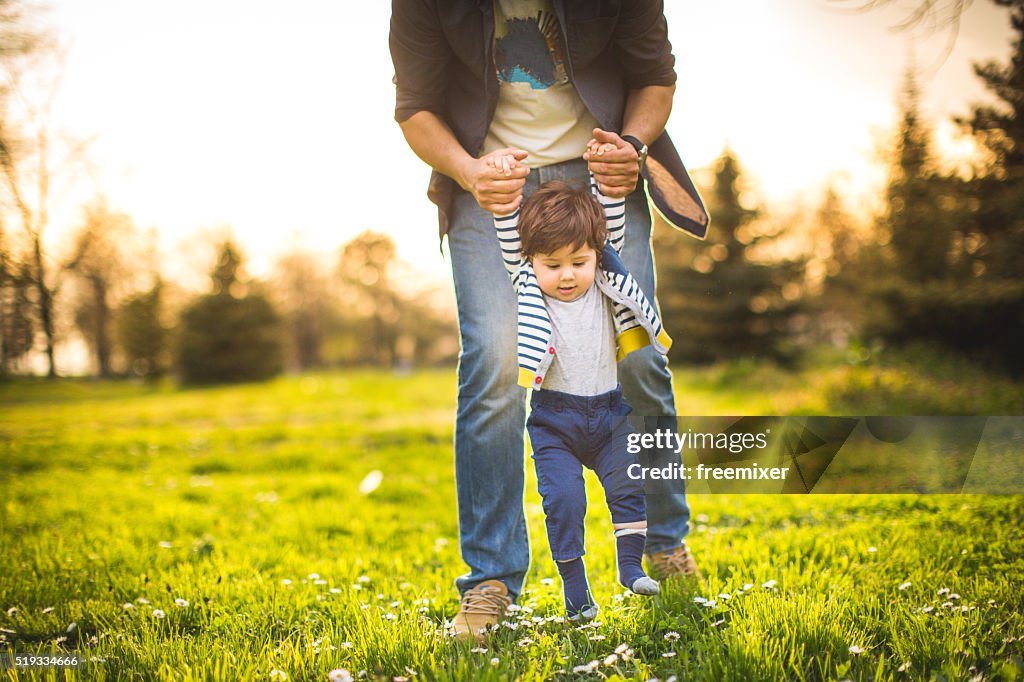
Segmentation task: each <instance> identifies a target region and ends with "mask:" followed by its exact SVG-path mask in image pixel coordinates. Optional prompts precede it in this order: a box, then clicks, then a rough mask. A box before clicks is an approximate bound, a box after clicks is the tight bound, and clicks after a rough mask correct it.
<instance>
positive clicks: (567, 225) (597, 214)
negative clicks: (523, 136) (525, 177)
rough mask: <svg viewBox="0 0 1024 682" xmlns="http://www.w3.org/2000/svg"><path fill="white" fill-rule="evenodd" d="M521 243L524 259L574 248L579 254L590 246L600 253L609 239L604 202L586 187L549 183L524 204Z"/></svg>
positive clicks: (558, 182)
mask: <svg viewBox="0 0 1024 682" xmlns="http://www.w3.org/2000/svg"><path fill="white" fill-rule="evenodd" d="M518 227H519V240H520V244H521V248H522V252H523V255H524V256H526V257H527V258H532V257H533V256H535V255H537V254H538V253H554V252H555V251H558V250H559V249H561V248H564V247H566V246H568V245H572V249H573V250H574V251H575V250H576V249H579V248H580V247H582V246H583V245H584V244H587V245H588V246H590V247H591V248H593V249H594V251H596V252H597V257H598V263H600V259H601V250H602V249H603V248H604V243H605V240H606V239H607V238H608V226H607V223H606V220H605V215H604V208H603V207H602V206H601V202H599V201H598V200H597V197H595V196H594V195H593V194H591V193H590V191H589V190H588V189H587V188H586V187H585V186H574V185H570V184H569V183H566V182H561V181H559V180H552V181H551V182H545V183H544V184H543V185H541V186H540V187H539V188H537V191H535V192H534V193H533V194H531V195H530V197H529V198H528V199H527V200H526V201H524V202H523V207H522V210H521V212H520V214H519V223H518Z"/></svg>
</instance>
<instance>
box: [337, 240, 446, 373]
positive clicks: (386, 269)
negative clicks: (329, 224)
mask: <svg viewBox="0 0 1024 682" xmlns="http://www.w3.org/2000/svg"><path fill="white" fill-rule="evenodd" d="M336 276H337V283H338V297H337V298H338V301H339V306H338V309H337V317H336V318H334V320H333V321H332V325H336V326H332V329H331V330H330V333H329V344H328V346H329V350H328V354H329V355H330V357H331V359H332V360H334V361H339V362H343V363H359V364H373V365H378V366H383V367H392V368H396V369H409V368H411V367H413V366H414V365H424V364H429V365H436V364H444V363H450V362H453V361H454V359H455V358H456V357H457V354H458V348H459V343H458V334H457V331H456V325H455V319H454V314H453V313H452V311H450V310H449V309H447V308H444V306H443V305H442V304H441V303H440V301H441V300H442V299H443V298H444V297H443V296H442V295H441V294H440V292H438V291H437V290H436V288H434V287H433V286H431V285H430V284H427V283H424V281H423V273H421V272H418V271H417V270H415V269H414V268H411V267H409V266H408V265H407V264H405V263H403V262H402V261H401V260H399V258H398V256H397V254H396V251H395V244H394V242H393V241H392V240H391V238H390V237H389V236H387V235H385V234H381V233H378V232H373V231H366V232H363V233H362V234H360V235H358V236H357V237H355V238H354V239H352V240H351V241H350V242H348V243H347V244H345V245H344V246H343V247H342V250H341V255H340V258H339V260H338V267H337V271H336Z"/></svg>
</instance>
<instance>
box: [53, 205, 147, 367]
mask: <svg viewBox="0 0 1024 682" xmlns="http://www.w3.org/2000/svg"><path fill="white" fill-rule="evenodd" d="M136 237H137V233H136V229H135V224H134V223H133V222H132V219H131V218H130V217H129V216H128V215H127V214H125V213H119V212H117V211H113V210H111V209H110V208H109V207H108V206H107V204H106V202H105V201H103V200H97V201H95V202H93V203H92V204H91V205H89V206H87V207H86V208H85V219H84V222H83V224H82V226H81V227H80V228H79V229H78V231H77V232H76V233H75V235H74V236H73V238H72V239H73V242H74V252H73V256H72V260H71V263H72V265H71V266H70V267H69V270H70V271H71V272H73V273H74V274H75V275H76V276H77V278H78V279H79V282H80V283H81V285H82V287H81V288H80V291H79V294H80V295H79V300H78V301H77V304H76V306H75V311H74V318H75V325H76V326H77V327H78V330H79V332H80V333H81V334H82V337H83V338H84V339H85V340H86V343H87V344H88V345H89V348H90V349H91V350H92V352H93V356H94V358H95V361H96V369H97V372H98V374H99V376H101V377H110V376H111V375H112V374H113V372H112V369H111V354H112V353H113V345H114V339H113V336H112V335H113V320H112V318H113V315H114V311H115V309H116V307H117V302H118V299H119V298H120V296H121V295H122V294H123V292H124V291H125V289H126V288H127V286H128V284H129V281H128V280H129V278H130V277H131V274H132V265H131V254H130V253H128V250H129V249H130V248H131V244H132V242H133V241H134V240H135V238H136Z"/></svg>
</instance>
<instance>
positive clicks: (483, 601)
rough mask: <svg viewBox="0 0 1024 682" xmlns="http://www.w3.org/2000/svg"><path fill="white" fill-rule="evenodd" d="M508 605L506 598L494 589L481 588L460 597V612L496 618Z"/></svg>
mask: <svg viewBox="0 0 1024 682" xmlns="http://www.w3.org/2000/svg"><path fill="white" fill-rule="evenodd" d="M508 604H509V600H508V597H504V596H502V595H501V593H500V592H498V591H497V590H496V589H494V588H490V587H483V588H480V589H476V590H469V591H468V592H466V594H465V595H464V596H463V597H462V612H463V613H482V614H486V615H495V616H498V615H501V613H502V612H503V611H504V610H505V608H506V607H507V606H508Z"/></svg>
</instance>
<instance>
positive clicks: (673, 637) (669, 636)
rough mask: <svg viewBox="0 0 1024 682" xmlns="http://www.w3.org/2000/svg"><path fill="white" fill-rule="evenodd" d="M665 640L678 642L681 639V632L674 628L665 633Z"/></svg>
mask: <svg viewBox="0 0 1024 682" xmlns="http://www.w3.org/2000/svg"><path fill="white" fill-rule="evenodd" d="M665 641H667V642H678V641H679V633H678V632H676V631H675V630H672V631H671V632H666V633H665Z"/></svg>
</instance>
